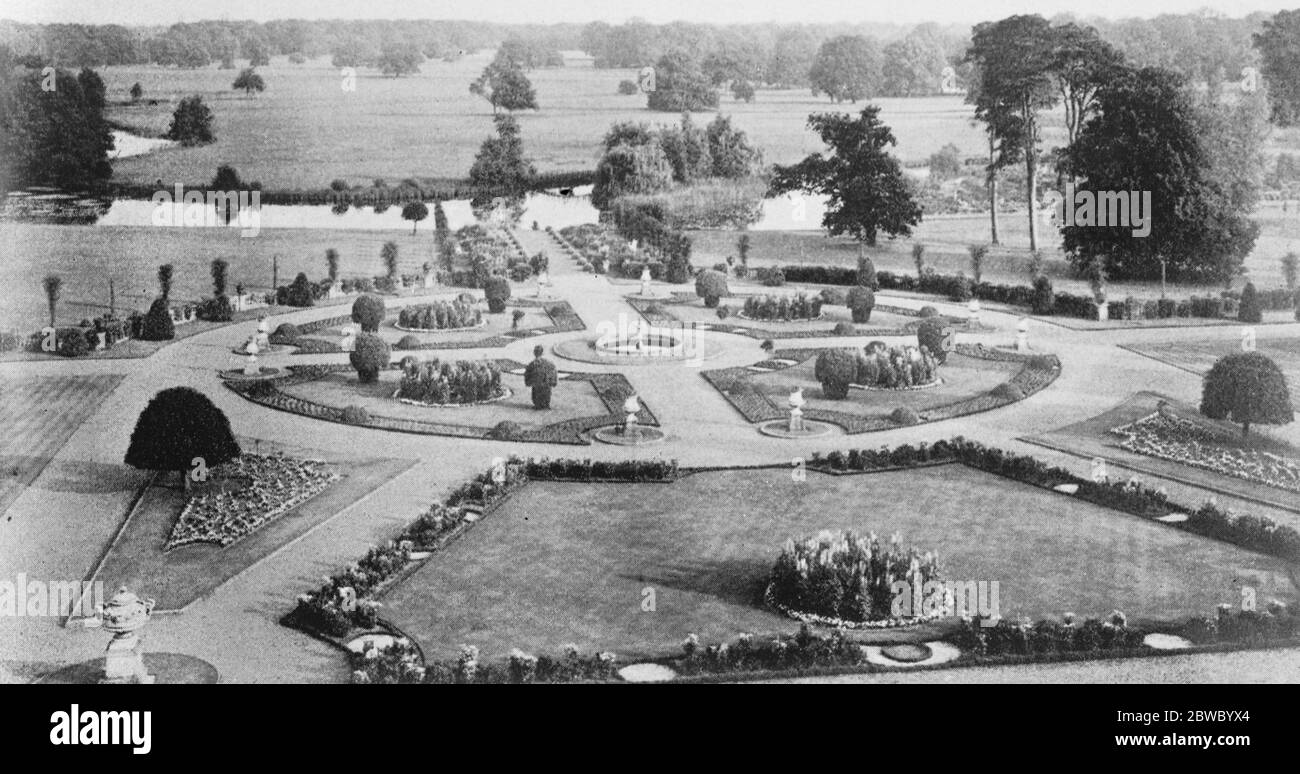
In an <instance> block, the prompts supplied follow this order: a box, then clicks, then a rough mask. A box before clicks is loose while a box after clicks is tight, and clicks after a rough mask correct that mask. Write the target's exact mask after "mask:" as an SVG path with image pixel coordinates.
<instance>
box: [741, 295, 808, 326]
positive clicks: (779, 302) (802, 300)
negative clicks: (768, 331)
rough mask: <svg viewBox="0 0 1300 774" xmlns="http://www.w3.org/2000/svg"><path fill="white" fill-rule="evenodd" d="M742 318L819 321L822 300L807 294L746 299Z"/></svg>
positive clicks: (742, 309)
mask: <svg viewBox="0 0 1300 774" xmlns="http://www.w3.org/2000/svg"><path fill="white" fill-rule="evenodd" d="M740 316H741V317H744V318H745V319H748V320H779V321H782V322H791V321H795V322H806V321H811V320H817V319H819V318H820V317H821V316H822V299H821V297H820V296H809V295H808V294H807V293H797V294H795V295H794V296H769V295H764V296H750V297H748V298H746V299H745V304H744V306H743V307H742V308H741V310H740Z"/></svg>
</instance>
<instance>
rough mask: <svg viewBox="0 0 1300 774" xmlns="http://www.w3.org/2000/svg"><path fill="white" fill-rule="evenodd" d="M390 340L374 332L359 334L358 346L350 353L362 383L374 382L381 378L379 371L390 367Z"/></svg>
mask: <svg viewBox="0 0 1300 774" xmlns="http://www.w3.org/2000/svg"><path fill="white" fill-rule="evenodd" d="M392 354H393V352H392V350H391V349H390V348H389V346H388V342H386V341H384V340H383V339H381V338H379V337H378V336H376V335H374V334H373V333H361V334H358V335H357V346H356V349H354V350H353V351H352V352H351V353H349V355H348V360H349V361H351V363H352V367H353V368H355V369H357V379H358V380H360V381H361V383H362V384H372V383H374V382H376V381H378V380H379V372H380V371H381V370H382V369H384V368H387V367H388V361H389V359H390V358H391V357H392Z"/></svg>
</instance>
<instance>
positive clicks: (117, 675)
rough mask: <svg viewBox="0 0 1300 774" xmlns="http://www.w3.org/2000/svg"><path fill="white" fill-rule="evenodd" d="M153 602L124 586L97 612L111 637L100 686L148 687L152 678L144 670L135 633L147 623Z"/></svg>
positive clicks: (152, 680)
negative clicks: (131, 685)
mask: <svg viewBox="0 0 1300 774" xmlns="http://www.w3.org/2000/svg"><path fill="white" fill-rule="evenodd" d="M154 604H155V602H154V601H153V600H152V599H143V600H142V599H140V598H139V597H137V596H136V595H135V594H132V593H131V592H129V591H127V590H126V587H125V586H123V587H121V588H120V589H118V590H117V594H115V595H113V598H112V599H110V600H109V601H108V604H107V605H105V606H104V607H101V608H100V609H99V611H98V612H99V619H100V621H101V626H102V628H103V629H104V630H105V631H108V632H111V633H112V634H113V639H112V640H111V641H109V643H108V649H107V651H106V655H105V656H104V677H103V678H102V679H101V680H100V682H101V683H138V684H144V685H147V684H151V683H153V682H154V676H153V675H151V674H149V672H148V670H146V669H145V665H144V658H143V656H142V655H141V653H140V635H139V634H138V632H139V631H140V629H142V628H144V625H145V624H147V623H149V614H150V613H152V612H153V608H154Z"/></svg>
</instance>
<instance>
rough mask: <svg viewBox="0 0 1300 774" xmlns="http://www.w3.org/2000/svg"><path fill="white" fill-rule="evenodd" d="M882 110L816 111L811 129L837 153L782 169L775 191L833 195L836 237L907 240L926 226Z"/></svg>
mask: <svg viewBox="0 0 1300 774" xmlns="http://www.w3.org/2000/svg"><path fill="white" fill-rule="evenodd" d="M879 115H880V108H878V107H876V106H875V105H868V106H867V107H865V108H863V109H862V113H861V114H860V115H859V116H858V117H857V118H854V117H853V116H850V115H847V114H844V113H816V114H814V115H812V116H809V118H808V127H809V128H810V129H812V130H813V131H814V132H816V133H817V135H818V136H819V137H821V139H822V142H824V143H826V145H827V146H828V147H829V148H830V149H831V155H830V156H823V155H822V154H820V153H814V154H812V155H810V156H808V157H807V158H805V159H804V160H803V161H801V162H799V163H798V164H795V165H793V166H788V167H787V166H777V167H776V169H775V173H774V178H773V181H772V191H773V193H776V194H782V193H786V192H789V191H805V192H808V193H815V194H823V195H825V196H826V197H827V203H826V213H825V215H824V216H823V217H822V226H823V227H825V228H826V230H827V232H829V233H830V234H831V236H838V235H840V234H849V235H851V236H852V237H853V238H855V239H857V240H858V241H860V242H865V243H867V244H869V245H874V244H875V243H876V236H877V234H878V233H880V232H882V231H883V232H884V233H886V234H890V235H903V236H907V235H909V234H911V233H912V226H915V225H916V224H917V223H920V222H921V208H920V207H918V206H917V204H916V202H915V201H913V199H912V194H911V192H910V191H909V190H908V186H907V182H906V181H905V180H904V179H903V169H902V167H901V166H900V165H899V163H898V159H896V158H894V157H893V156H892V155H890V153H889V152H888V150H887V148H888V147H890V146H892V145H894V144H895V140H894V133H893V131H891V130H890V128H889V127H888V126H886V125H885V124H883V123H881V121H880V117H879Z"/></svg>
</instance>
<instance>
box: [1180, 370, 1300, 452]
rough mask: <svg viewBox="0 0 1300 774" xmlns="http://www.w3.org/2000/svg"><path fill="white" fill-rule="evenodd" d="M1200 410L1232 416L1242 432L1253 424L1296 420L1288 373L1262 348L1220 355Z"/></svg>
mask: <svg viewBox="0 0 1300 774" xmlns="http://www.w3.org/2000/svg"><path fill="white" fill-rule="evenodd" d="M1201 413H1202V414H1204V415H1205V416H1207V417H1209V418H1210V419H1230V420H1232V421H1233V422H1236V423H1237V424H1239V425H1241V434H1242V435H1243V436H1245V435H1247V434H1249V433H1250V426H1251V425H1252V424H1265V425H1285V424H1288V423H1290V422H1292V421H1294V420H1295V411H1294V409H1293V408H1292V406H1291V393H1290V392H1289V391H1288V389H1287V384H1286V377H1285V376H1284V375H1283V374H1282V370H1281V369H1279V368H1278V367H1277V363H1274V362H1273V361H1272V360H1270V359H1269V358H1268V357H1267V356H1265V355H1264V354H1262V353H1260V352H1237V353H1234V354H1231V355H1228V356H1226V357H1223V358H1220V359H1219V361H1218V362H1217V363H1215V364H1214V367H1213V368H1211V369H1210V372H1209V373H1207V374H1206V375H1205V383H1204V386H1203V387H1202V391H1201Z"/></svg>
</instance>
